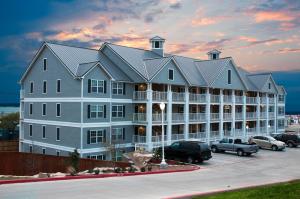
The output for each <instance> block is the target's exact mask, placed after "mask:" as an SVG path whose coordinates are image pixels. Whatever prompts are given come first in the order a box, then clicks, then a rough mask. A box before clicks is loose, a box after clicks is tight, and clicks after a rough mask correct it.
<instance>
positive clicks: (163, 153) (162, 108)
mask: <svg viewBox="0 0 300 199" xmlns="http://www.w3.org/2000/svg"><path fill="white" fill-rule="evenodd" d="M159 107H160V110H161V135H162V137H161V142H162V152H161V154H162V159H161V163H160V168H161V169H165V168H167V167H168V164H167V163H166V160H165V131H164V110H165V107H166V104H165V103H163V102H162V103H160V105H159Z"/></svg>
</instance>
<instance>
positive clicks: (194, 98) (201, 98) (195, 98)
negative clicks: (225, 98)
mask: <svg viewBox="0 0 300 199" xmlns="http://www.w3.org/2000/svg"><path fill="white" fill-rule="evenodd" d="M189 100H190V102H198V103H205V102H206V95H205V94H194V93H190V94H189Z"/></svg>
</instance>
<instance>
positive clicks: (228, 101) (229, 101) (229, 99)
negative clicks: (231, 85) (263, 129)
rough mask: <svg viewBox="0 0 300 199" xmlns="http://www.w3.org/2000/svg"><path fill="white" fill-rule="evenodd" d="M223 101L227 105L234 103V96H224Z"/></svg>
mask: <svg viewBox="0 0 300 199" xmlns="http://www.w3.org/2000/svg"><path fill="white" fill-rule="evenodd" d="M223 101H224V102H226V103H232V96H231V95H223Z"/></svg>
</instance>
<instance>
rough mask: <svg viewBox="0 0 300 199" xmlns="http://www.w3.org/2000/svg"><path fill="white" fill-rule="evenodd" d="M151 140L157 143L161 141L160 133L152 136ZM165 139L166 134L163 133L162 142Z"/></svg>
mask: <svg viewBox="0 0 300 199" xmlns="http://www.w3.org/2000/svg"><path fill="white" fill-rule="evenodd" d="M151 141H152V142H156V143H159V142H161V141H162V136H161V135H157V136H152V140H151ZM166 141H167V136H166V135H165V136H164V142H166Z"/></svg>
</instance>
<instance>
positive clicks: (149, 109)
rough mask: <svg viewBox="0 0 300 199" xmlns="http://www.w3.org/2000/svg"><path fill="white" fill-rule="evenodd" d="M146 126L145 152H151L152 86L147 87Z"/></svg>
mask: <svg viewBox="0 0 300 199" xmlns="http://www.w3.org/2000/svg"><path fill="white" fill-rule="evenodd" d="M146 110H147V116H146V119H147V126H146V142H147V151H152V148H153V146H152V84H151V83H149V84H148V85H147V107H146Z"/></svg>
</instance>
